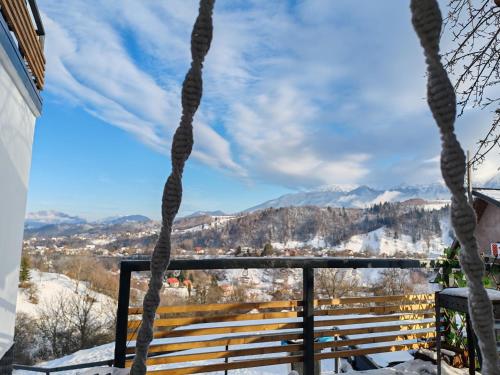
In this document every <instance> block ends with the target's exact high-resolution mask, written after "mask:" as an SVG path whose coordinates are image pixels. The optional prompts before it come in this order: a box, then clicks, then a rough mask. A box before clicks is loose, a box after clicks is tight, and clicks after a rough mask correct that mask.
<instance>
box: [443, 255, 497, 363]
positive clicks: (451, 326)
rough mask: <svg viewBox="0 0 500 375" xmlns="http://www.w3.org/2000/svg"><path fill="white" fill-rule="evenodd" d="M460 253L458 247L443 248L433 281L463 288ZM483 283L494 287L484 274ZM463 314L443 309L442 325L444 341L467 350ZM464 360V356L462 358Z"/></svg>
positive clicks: (445, 285) (448, 286)
mask: <svg viewBox="0 0 500 375" xmlns="http://www.w3.org/2000/svg"><path fill="white" fill-rule="evenodd" d="M459 253H460V248H459V247H455V248H452V247H448V248H445V249H444V252H443V257H442V258H441V259H439V260H438V261H437V262H436V263H435V266H436V268H438V269H439V272H438V274H437V276H436V279H435V280H434V281H435V282H437V283H439V284H440V285H441V286H442V288H443V289H445V288H465V287H467V279H466V277H465V274H464V273H463V271H462V269H461V268H460V263H459V261H458V256H459ZM483 284H484V286H485V287H486V288H492V287H494V284H493V282H492V280H491V279H490V278H489V277H488V276H485V277H484V278H483ZM465 320H466V319H465V314H463V313H459V312H457V311H454V310H448V309H443V312H442V326H443V328H444V329H443V333H444V338H445V343H446V344H448V345H450V346H451V347H452V348H455V349H458V350H459V351H461V352H464V351H466V350H467V337H466V332H465ZM463 360H464V361H465V358H463Z"/></svg>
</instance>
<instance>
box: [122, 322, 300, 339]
mask: <svg viewBox="0 0 500 375" xmlns="http://www.w3.org/2000/svg"><path fill="white" fill-rule="evenodd" d="M295 328H302V323H301V322H299V323H268V324H252V325H239V326H227V327H209V328H193V329H176V330H170V331H155V332H154V334H153V337H154V338H166V337H185V336H204V335H217V334H224V333H238V332H255V331H277V330H281V329H295ZM136 337H137V332H132V333H129V334H128V335H127V340H134V339H135V338H136Z"/></svg>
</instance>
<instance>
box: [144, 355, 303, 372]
mask: <svg viewBox="0 0 500 375" xmlns="http://www.w3.org/2000/svg"><path fill="white" fill-rule="evenodd" d="M302 361H303V357H302V356H284V357H275V358H265V359H251V360H245V361H238V362H229V363H217V364H213V365H200V366H191V367H179V368H174V369H168V370H156V371H148V374H154V375H185V374H199V373H203V372H214V371H224V370H237V369H241V368H251V367H262V366H272V365H282V364H286V363H296V362H302Z"/></svg>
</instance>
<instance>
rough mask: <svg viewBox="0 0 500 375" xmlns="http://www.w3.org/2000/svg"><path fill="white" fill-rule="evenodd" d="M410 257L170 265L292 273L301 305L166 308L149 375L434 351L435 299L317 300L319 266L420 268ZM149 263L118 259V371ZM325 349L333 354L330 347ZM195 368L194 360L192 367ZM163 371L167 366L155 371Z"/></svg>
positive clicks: (128, 353)
mask: <svg viewBox="0 0 500 375" xmlns="http://www.w3.org/2000/svg"><path fill="white" fill-rule="evenodd" d="M426 266H427V263H425V262H421V261H419V260H410V259H352V258H350V259H341V258H223V259H203V260H174V261H172V263H171V264H170V267H169V270H221V269H242V270H243V269H255V268H259V269H272V268H275V269H276V268H278V269H279V268H295V269H297V268H298V269H301V270H302V276H303V278H302V299H291V300H280V301H265V302H264V301H262V302H242V303H216V304H195V305H176V306H161V307H159V309H158V311H157V316H156V320H155V324H154V340H153V342H152V345H151V347H150V351H149V355H150V357H149V358H148V361H147V365H148V372H149V373H154V374H157V375H160V374H161V375H164V374H165V375H167V374H168V375H180V374H195V373H204V372H212V371H227V370H233V369H241V368H251V367H260V366H271V365H277V364H288V363H303V366H304V373H305V374H314V373H315V372H314V368H315V366H316V365H317V364H315V362H316V363H317V362H318V361H320V360H323V359H338V358H350V357H359V356H366V355H370V354H376V353H385V352H394V351H408V350H412V349H419V348H428V347H430V346H432V345H433V342H434V339H435V336H436V330H435V311H434V307H435V306H434V294H417V295H398V296H366V297H365V296H363V297H349V298H335V299H321V298H315V296H314V269H316V268H401V269H404V268H422V267H426ZM149 267H150V263H149V261H123V262H122V263H121V274H120V292H119V306H118V320H117V331H116V346H115V366H116V367H129V366H130V365H131V363H132V360H133V353H134V351H135V347H134V345H135V342H134V340H135V339H136V335H137V330H138V327H139V325H140V322H141V314H142V308H141V307H131V306H129V297H130V285H131V274H132V272H137V271H148V270H149ZM325 349H326V350H327V351H325ZM192 362H194V363H192ZM157 365H162V367H161V369H159V368H158V367H156V366H157Z"/></svg>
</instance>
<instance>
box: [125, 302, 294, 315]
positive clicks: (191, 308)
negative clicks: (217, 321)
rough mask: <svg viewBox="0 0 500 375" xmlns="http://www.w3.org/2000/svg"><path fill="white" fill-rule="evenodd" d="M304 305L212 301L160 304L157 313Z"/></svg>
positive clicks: (134, 312) (135, 309)
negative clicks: (173, 304)
mask: <svg viewBox="0 0 500 375" xmlns="http://www.w3.org/2000/svg"><path fill="white" fill-rule="evenodd" d="M297 306H302V301H297V300H290V301H269V302H242V303H212V304H206V305H176V306H160V307H158V309H157V310H156V313H157V314H164V313H171V314H179V313H189V312H206V311H209V312H223V311H234V310H236V311H237V310H253V309H257V310H261V309H278V308H282V309H286V308H292V307H297ZM142 311H143V309H142V307H130V308H129V309H128V313H129V315H137V314H142Z"/></svg>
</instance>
